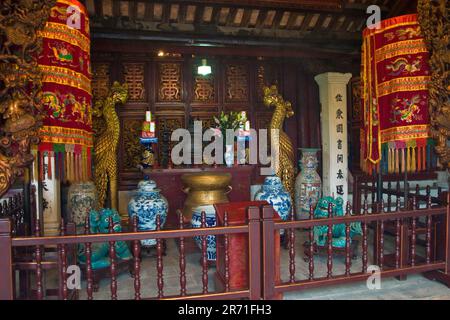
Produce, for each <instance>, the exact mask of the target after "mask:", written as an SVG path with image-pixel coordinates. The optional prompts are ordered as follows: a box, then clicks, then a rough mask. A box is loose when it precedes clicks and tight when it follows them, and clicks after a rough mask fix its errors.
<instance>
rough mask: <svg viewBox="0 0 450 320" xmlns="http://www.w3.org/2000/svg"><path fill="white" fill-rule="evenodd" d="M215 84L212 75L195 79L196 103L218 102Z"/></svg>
mask: <svg viewBox="0 0 450 320" xmlns="http://www.w3.org/2000/svg"><path fill="white" fill-rule="evenodd" d="M215 90H216V88H215V82H214V78H213V76H212V75H208V76H200V75H199V76H195V77H194V95H193V97H194V99H193V100H194V102H202V103H208V102H209V103H213V102H215V100H216V93H215Z"/></svg>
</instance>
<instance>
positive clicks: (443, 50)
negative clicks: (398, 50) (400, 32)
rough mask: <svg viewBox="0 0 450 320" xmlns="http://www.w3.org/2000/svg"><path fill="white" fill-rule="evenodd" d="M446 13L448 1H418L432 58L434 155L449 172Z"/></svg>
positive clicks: (448, 61)
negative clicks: (435, 141) (435, 143)
mask: <svg viewBox="0 0 450 320" xmlns="http://www.w3.org/2000/svg"><path fill="white" fill-rule="evenodd" d="M449 9H450V8H449V2H448V1H447V0H419V2H418V8H417V11H418V13H419V15H418V18H419V23H420V27H421V30H422V34H423V35H424V37H425V41H426V44H427V47H428V50H429V51H430V54H431V56H430V68H431V82H430V85H429V95H430V100H429V110H430V119H431V128H432V129H431V130H432V132H431V133H432V136H433V138H435V139H436V140H437V145H436V152H437V154H438V157H439V160H440V162H441V163H442V165H444V166H445V167H446V168H447V169H450V147H449V146H448V141H449V139H450V99H449V90H450V88H449V87H448V84H449V75H450V72H449V65H450V52H449V51H448V47H449V40H450V37H449V34H450V30H449V20H448V11H449Z"/></svg>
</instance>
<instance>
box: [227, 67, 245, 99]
mask: <svg viewBox="0 0 450 320" xmlns="http://www.w3.org/2000/svg"><path fill="white" fill-rule="evenodd" d="M225 77H226V100H227V101H228V102H246V101H248V68H247V66H246V65H240V64H228V65H227V66H226V75H225Z"/></svg>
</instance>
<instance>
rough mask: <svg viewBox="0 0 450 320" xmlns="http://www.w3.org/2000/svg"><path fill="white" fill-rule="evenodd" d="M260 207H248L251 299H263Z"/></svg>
mask: <svg viewBox="0 0 450 320" xmlns="http://www.w3.org/2000/svg"><path fill="white" fill-rule="evenodd" d="M260 227H261V226H260V212H259V208H258V207H249V208H248V255H249V257H248V262H249V268H248V269H249V291H250V300H260V299H261V250H262V244H261V228H260Z"/></svg>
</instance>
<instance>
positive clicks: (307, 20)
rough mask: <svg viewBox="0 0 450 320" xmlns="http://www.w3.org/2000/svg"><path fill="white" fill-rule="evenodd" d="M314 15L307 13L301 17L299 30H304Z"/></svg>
mask: <svg viewBox="0 0 450 320" xmlns="http://www.w3.org/2000/svg"><path fill="white" fill-rule="evenodd" d="M313 17H314V15H313V14H311V13H308V14H307V15H306V17H305V19H303V22H302V25H301V26H300V31H306V30H308V28H309V23H310V22H311V20H312V18H313Z"/></svg>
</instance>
